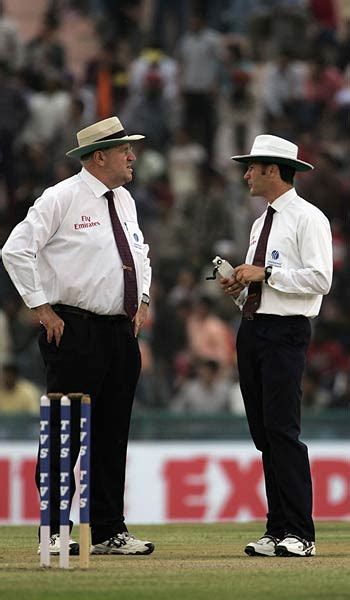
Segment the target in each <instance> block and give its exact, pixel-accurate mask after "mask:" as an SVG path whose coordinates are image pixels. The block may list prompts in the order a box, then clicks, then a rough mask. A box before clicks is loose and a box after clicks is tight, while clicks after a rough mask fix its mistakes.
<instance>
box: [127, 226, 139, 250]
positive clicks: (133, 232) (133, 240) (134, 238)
mask: <svg viewBox="0 0 350 600" xmlns="http://www.w3.org/2000/svg"><path fill="white" fill-rule="evenodd" d="M125 227H126V230H127V232H128V235H129V241H130V246H131V248H132V249H133V250H134V251H135V252H139V253H141V252H142V251H143V235H142V231H141V229H140V228H139V226H138V223H136V222H135V221H125Z"/></svg>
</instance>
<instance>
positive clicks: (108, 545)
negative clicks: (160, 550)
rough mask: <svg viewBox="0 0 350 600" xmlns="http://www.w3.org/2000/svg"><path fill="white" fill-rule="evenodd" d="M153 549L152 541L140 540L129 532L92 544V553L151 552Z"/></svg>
mask: <svg viewBox="0 0 350 600" xmlns="http://www.w3.org/2000/svg"><path fill="white" fill-rule="evenodd" d="M153 550H154V544H152V542H148V541H147V540H138V539H136V538H135V537H134V536H133V535H130V534H129V533H127V532H124V533H118V534H117V535H115V536H113V537H111V538H110V539H109V540H106V541H105V542H101V543H100V544H95V545H94V546H91V554H151V553H152V552H153Z"/></svg>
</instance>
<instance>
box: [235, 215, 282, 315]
mask: <svg viewBox="0 0 350 600" xmlns="http://www.w3.org/2000/svg"><path fill="white" fill-rule="evenodd" d="M274 212H276V211H275V209H274V208H272V206H269V207H268V209H267V213H266V217H265V221H264V225H263V228H262V230H261V233H260V237H259V240H258V243H257V246H256V250H255V254H254V259H253V263H252V264H253V265H256V266H257V267H264V266H265V257H266V247H267V240H268V239H269V235H270V230H271V225H272V219H273V214H274ZM261 292H262V284H261V281H252V282H251V283H250V284H249V287H248V296H247V299H246V301H245V304H244V306H243V316H244V317H245V318H247V319H249V318H251V317H252V315H253V314H254V313H255V312H256V311H257V309H258V308H259V306H260V302H261Z"/></svg>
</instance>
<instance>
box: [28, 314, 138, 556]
mask: <svg viewBox="0 0 350 600" xmlns="http://www.w3.org/2000/svg"><path fill="white" fill-rule="evenodd" d="M57 312H59V314H60V317H61V318H62V319H63V320H64V322H65V328H64V334H63V337H62V340H61V344H60V346H59V348H57V347H56V345H55V342H52V343H51V344H48V343H47V341H46V331H45V330H44V328H42V331H41V334H40V338H39V346H40V350H41V353H42V356H43V359H44V362H45V365H46V370H47V390H48V392H63V393H69V392H84V393H87V394H90V395H91V403H92V413H91V496H90V498H91V501H90V507H91V519H90V521H91V535H92V543H93V544H97V543H99V542H102V541H105V540H106V539H108V538H110V537H111V536H112V535H115V534H116V533H121V532H122V531H126V530H127V528H126V526H125V523H124V515H123V512H124V484H125V463H126V451H127V442H128V434H129V425H130V417H131V409H132V404H133V398H134V392H135V387H136V383H137V380H138V376H139V373H140V367H141V360H140V351H139V346H138V341H137V339H136V338H135V336H134V333H133V324H132V323H131V321H130V320H129V319H128V318H127V317H125V318H124V317H122V316H121V317H119V318H118V317H116V318H115V319H112V318H108V317H96V318H95V317H91V315H83V314H72V313H70V312H66V311H64V312H62V314H61V312H60V311H59V309H57ZM51 405H52V418H51V433H52V435H51V456H52V458H51V486H52V489H51V534H53V533H57V532H58V531H59V502H60V500H59V470H60V467H59V445H60V419H59V403H58V402H55V401H53V402H51ZM79 410H80V406H79V402H76V401H75V400H73V401H72V419H71V421H72V425H71V464H72V471H71V490H72V491H71V499H72V497H73V495H74V491H75V485H74V476H73V467H74V465H75V463H76V461H77V458H78V454H79V447H80V442H79ZM36 483H37V486H38V485H39V465H38V464H37V470H36Z"/></svg>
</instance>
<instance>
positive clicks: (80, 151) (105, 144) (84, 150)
mask: <svg viewBox="0 0 350 600" xmlns="http://www.w3.org/2000/svg"><path fill="white" fill-rule="evenodd" d="M144 138H145V136H144V135H139V134H134V135H126V136H124V137H122V138H114V139H113V138H112V139H110V140H100V141H97V142H93V143H92V144H87V145H86V146H78V147H77V148H73V150H69V152H66V156H72V157H74V158H82V157H83V156H86V154H90V152H94V151H95V150H100V149H103V148H112V147H113V146H120V145H121V144H127V143H128V142H137V141H138V140H143V139H144Z"/></svg>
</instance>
